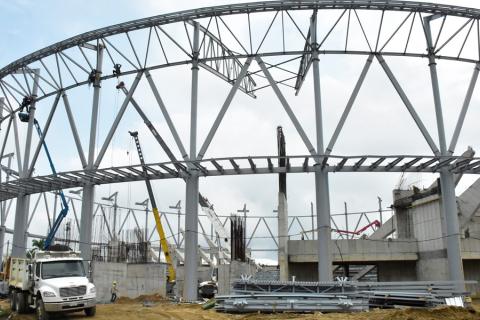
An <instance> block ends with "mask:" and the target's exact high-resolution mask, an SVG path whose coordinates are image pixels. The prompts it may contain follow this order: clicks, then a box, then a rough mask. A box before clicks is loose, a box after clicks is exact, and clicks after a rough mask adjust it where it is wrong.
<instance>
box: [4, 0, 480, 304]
mask: <svg viewBox="0 0 480 320" xmlns="http://www.w3.org/2000/svg"><path fill="white" fill-rule="evenodd" d="M322 15H328V16H329V17H330V19H321V18H319V17H322ZM479 20H480V10H478V9H472V8H463V7H458V6H449V5H440V4H432V3H423V2H409V1H386V0H383V1H382V0H379V1H371V0H315V1H314V0H301V1H267V2H255V3H247V4H234V5H224V6H216V7H208V8H200V9H194V10H187V11H182V12H176V13H170V14H163V15H159V16H155V17H150V18H145V19H139V20H135V21H130V22H126V23H122V24H118V25H114V26H109V27H106V28H102V29H98V30H94V31H90V32H86V33H84V34H81V35H78V36H75V37H72V38H70V39H67V40H64V41H61V42H58V43H56V44H53V45H51V46H49V47H46V48H44V49H41V50H39V51H37V52H34V53H32V54H30V55H27V56H25V57H23V58H21V59H19V60H17V61H14V62H12V63H11V64H9V65H7V66H6V67H4V68H2V69H0V107H1V111H2V112H1V114H0V125H1V126H3V128H2V129H4V130H2V132H3V141H1V149H0V159H4V158H8V165H7V166H5V165H3V164H2V165H1V167H0V172H5V173H7V175H6V176H7V178H6V180H5V179H2V180H1V184H0V200H2V201H3V200H7V199H12V198H17V202H16V213H15V232H14V239H13V246H14V251H13V254H14V255H22V254H23V253H24V252H23V251H24V247H25V241H26V238H27V235H28V234H27V232H26V230H25V226H26V225H27V219H28V217H27V215H28V205H29V196H30V195H31V194H34V193H41V192H46V191H52V190H58V189H63V188H72V187H83V195H82V196H83V198H82V209H81V224H80V249H81V250H82V253H83V254H84V256H85V257H86V258H89V257H90V256H91V254H90V252H91V251H90V250H91V248H90V245H91V239H92V212H93V204H94V199H95V186H96V185H101V184H109V183H117V182H128V181H138V180H141V179H142V178H143V177H142V170H141V169H142V168H141V167H140V166H138V165H130V166H122V167H113V168H110V167H108V166H107V165H106V164H105V161H104V156H105V154H106V152H107V150H109V148H111V147H112V138H113V137H114V135H115V133H116V131H117V128H118V126H119V123H120V121H121V120H122V118H123V117H124V114H125V112H126V110H127V107H129V106H131V107H133V109H134V110H135V112H136V113H137V114H138V115H139V116H140V118H141V119H142V121H143V122H144V124H145V125H146V127H147V128H148V129H149V130H150V131H151V132H152V135H153V137H154V138H155V140H156V142H158V144H159V146H160V147H161V148H162V150H163V151H164V152H165V153H166V154H167V155H168V158H169V160H170V161H169V162H162V163H154V164H149V165H147V166H146V169H147V171H148V172H149V174H150V178H151V179H169V178H180V179H183V180H185V182H186V186H187V188H186V189H187V191H186V208H185V209H186V226H185V277H186V278H185V291H184V295H185V297H186V298H187V299H193V298H194V297H195V296H196V283H197V281H196V280H197V278H196V265H197V261H198V259H197V240H198V239H197V237H198V232H197V229H198V225H197V222H198V206H197V203H198V191H199V186H198V181H199V178H200V177H202V176H203V177H207V176H220V175H239V174H266V173H283V172H287V173H300V172H312V173H313V174H314V175H315V187H316V204H317V208H316V213H317V217H318V218H317V222H318V226H317V227H318V228H317V229H318V250H319V255H320V256H322V259H319V279H320V280H321V281H322V280H330V276H331V263H330V261H329V259H328V258H326V257H328V256H329V245H328V243H329V241H330V230H331V228H330V207H329V187H328V175H329V174H330V173H332V172H430V173H439V175H440V182H441V188H440V189H441V190H442V207H443V210H444V216H445V217H446V235H445V238H446V239H447V240H446V242H447V252H448V259H449V267H450V278H451V280H462V277H463V271H462V268H461V257H460V253H459V249H458V248H459V237H458V230H459V227H458V217H456V206H455V192H454V191H455V190H454V179H453V175H454V174H462V173H473V174H477V173H480V158H474V157H473V155H468V156H465V155H464V156H455V155H454V153H455V148H456V146H457V142H458V140H459V137H460V134H461V131H462V127H463V124H464V121H465V118H466V115H467V111H468V108H469V105H470V101H471V99H472V94H473V92H474V89H475V86H476V82H477V79H478V74H479V71H480V23H479ZM324 55H356V56H361V57H364V58H365V62H364V65H363V69H362V71H361V73H360V75H359V77H358V79H356V82H355V85H354V88H353V91H352V92H351V94H350V96H349V97H348V101H347V103H346V105H345V108H344V110H343V113H342V115H341V117H340V120H339V121H338V123H337V124H336V127H335V130H334V132H333V135H332V136H331V138H330V140H329V141H325V143H324V137H323V130H324V124H323V119H322V102H321V92H320V91H321V90H320V72H319V60H320V57H322V56H324ZM393 57H406V58H409V59H413V58H417V59H418V58H419V59H424V60H425V62H426V63H425V64H426V65H427V64H428V68H429V72H430V76H431V84H432V96H433V100H434V106H435V116H436V129H437V132H438V135H437V136H438V139H434V138H433V137H432V133H431V131H430V130H429V128H427V126H426V125H425V124H424V122H423V121H422V119H421V117H420V116H419V114H418V113H417V111H416V108H415V106H414V105H413V103H412V101H411V100H410V98H409V97H408V96H407V94H406V92H405V90H404V89H403V87H402V85H401V84H400V82H399V81H398V79H397V76H396V75H395V73H394V72H393V71H392V69H391V67H390V63H391V62H390V61H388V62H387V61H386V59H387V60H389V59H392V60H393ZM439 60H449V61H457V62H463V63H469V64H472V75H471V78H470V82H469V85H468V88H466V94H465V98H464V100H463V104H462V107H461V111H460V114H459V115H458V118H457V119H456V125H455V129H454V131H453V134H452V136H451V138H450V140H449V141H447V137H446V134H445V128H444V119H443V113H442V110H443V109H442V101H441V96H440V88H439V83H438V74H437V69H436V63H437V61H439ZM427 62H428V63H427ZM373 63H378V65H379V66H380V67H381V70H382V72H384V73H385V75H386V76H387V78H388V81H389V82H390V83H391V85H392V86H393V87H394V89H395V91H396V93H397V94H398V96H399V97H400V99H401V101H402V103H403V104H404V106H405V108H406V110H407V111H408V113H409V115H410V116H411V118H412V120H413V121H414V123H415V125H416V128H417V129H418V131H419V132H420V133H421V136H422V137H423V139H424V141H425V142H426V144H427V145H428V147H429V149H430V151H431V152H432V155H423V156H412V155H396V156H391V155H384V156H383V155H374V156H370V155H364V156H346V155H343V156H334V155H332V154H331V153H332V151H333V149H334V147H335V144H336V142H337V139H338V137H339V135H340V134H341V132H342V130H343V127H344V125H345V123H346V121H347V118H348V117H349V114H350V112H351V110H352V107H353V105H354V104H355V100H356V98H357V95H358V93H359V91H360V89H361V88H362V85H363V83H364V80H365V77H366V75H367V73H368V72H369V69H370V67H371V65H372V64H373ZM185 65H189V66H191V79H192V83H191V92H190V96H191V101H190V107H191V109H190V135H189V140H190V144H189V148H188V149H187V148H186V147H185V146H184V141H183V139H182V137H181V135H180V134H179V132H178V131H177V127H176V124H175V122H174V121H173V120H172V117H171V115H170V113H169V110H168V108H167V106H166V104H165V103H164V100H163V99H162V95H161V91H162V90H159V88H158V87H157V84H156V82H155V80H154V78H153V76H152V74H153V73H154V72H155V70H159V69H165V68H170V67H176V66H185ZM109 68H111V69H110V70H111V71H110V70H109ZM112 69H113V70H112ZM199 69H201V70H202V72H203V71H205V70H206V71H208V72H209V73H212V74H213V75H214V76H215V77H218V78H219V79H221V80H223V81H226V82H227V83H229V84H230V85H231V87H230V88H229V91H228V94H227V97H226V99H225V100H224V102H223V104H222V105H221V108H220V111H219V112H218V114H217V115H216V118H215V120H214V122H213V124H212V126H211V127H210V129H209V131H208V134H207V136H206V138H205V139H204V140H203V142H202V144H201V145H199V148H198V150H197V140H198V139H197V105H198V82H199V80H198V74H199ZM309 76H311V77H312V78H313V88H314V97H313V103H312V104H313V105H314V106H315V126H316V127H315V129H316V136H315V140H313V139H312V138H311V137H309V135H308V134H307V133H306V131H305V129H304V127H303V125H302V123H301V122H300V121H299V119H298V118H297V116H296V113H295V109H293V108H292V107H291V106H290V104H289V103H288V101H287V99H286V98H285V96H284V94H283V91H282V90H281V88H288V89H290V90H294V91H295V93H296V94H299V93H300V90H301V88H302V85H303V84H304V81H305V80H306V79H307V78H308V77H309ZM119 77H122V82H121V83H118V85H117V84H116V85H117V86H116V89H117V90H119V92H120V91H121V93H123V94H124V99H123V101H122V103H121V106H120V107H119V110H118V112H117V113H116V115H115V118H114V120H113V123H112V124H111V126H110V127H109V129H108V132H107V134H106V137H105V139H104V140H103V142H101V144H100V146H99V148H97V143H98V142H99V141H97V127H98V125H99V120H98V114H99V109H100V93H101V91H102V90H106V89H107V88H105V87H106V86H105V85H103V84H105V83H108V82H107V81H108V80H110V79H115V78H119ZM142 80H143V81H144V80H146V82H147V83H148V90H149V91H150V92H151V93H152V94H153V96H154V98H155V100H154V101H155V102H156V104H157V105H158V108H159V111H160V113H161V115H162V117H163V119H164V120H165V127H166V128H168V133H169V134H170V135H171V136H172V137H173V141H174V144H175V147H174V148H170V146H169V145H167V143H166V142H165V140H164V139H163V137H162V136H161V135H160V134H159V131H157V129H156V128H155V125H154V123H152V121H151V119H150V118H149V116H148V114H147V113H146V112H145V109H144V106H143V105H142V102H143V101H142V100H141V99H139V98H138V97H137V96H135V93H136V90H137V87H139V84H140V82H141V81H142ZM112 82H113V81H112ZM90 87H93V89H92V91H93V93H92V108H91V116H90V117H89V120H90V121H89V124H90V131H89V132H88V137H89V140H88V145H87V146H85V145H84V143H82V138H81V134H80V133H79V131H80V130H79V129H78V128H79V125H78V123H77V120H78V119H75V113H74V112H73V111H72V110H77V109H74V108H78V106H72V105H71V103H70V95H74V94H76V93H77V92H78V91H77V90H82V89H83V90H84V91H82V94H84V93H85V92H86V90H85V88H90ZM265 88H271V89H272V90H273V92H274V94H275V96H276V98H277V99H278V103H279V104H280V105H281V106H282V107H283V109H284V111H285V112H286V114H287V115H288V118H289V120H291V123H292V124H293V126H294V128H295V130H296V131H297V133H298V135H299V136H300V138H301V141H302V142H303V144H304V146H305V148H306V150H307V151H308V155H305V156H290V155H289V156H288V157H287V159H286V161H279V162H282V163H283V162H285V163H286V165H285V166H283V165H282V166H279V165H277V163H276V162H277V161H276V160H280V159H278V157H276V156H263V157H262V156H258V157H228V156H227V157H224V158H210V159H208V158H207V159H204V157H205V156H206V155H207V156H208V153H207V152H208V148H209V146H210V143H211V142H212V140H213V138H214V136H215V134H216V132H217V129H218V128H219V126H220V124H221V123H222V120H223V118H224V116H225V114H226V112H227V111H228V109H229V106H230V104H231V103H232V101H233V99H234V97H235V95H236V93H237V92H238V91H240V92H243V93H244V94H246V95H248V96H250V97H252V98H255V97H256V95H258V93H259V92H260V90H263V89H265ZM74 89H75V90H74ZM110 89H111V88H110ZM75 102H76V101H75ZM61 104H63V106H64V108H65V110H64V111H65V117H66V120H67V121H66V122H67V127H68V129H69V130H70V132H71V136H72V137H73V141H74V144H73V146H74V150H68V151H65V152H72V154H73V153H74V154H75V155H78V159H79V163H81V167H80V168H76V169H75V170H71V171H70V170H69V171H66V172H59V173H58V174H57V175H49V174H47V173H46V172H42V171H36V166H37V159H38V157H39V154H40V151H41V148H42V143H43V142H44V141H45V139H47V138H48V137H49V129H50V126H51V124H52V122H53V121H54V120H53V119H54V117H55V115H56V113H57V110H58V109H59V108H58V106H59V105H61ZM25 109H27V110H29V112H30V119H29V120H28V126H26V129H25V130H23V129H21V128H19V125H18V123H17V118H16V116H17V113H18V111H20V110H23V111H25ZM157 111H158V110H157ZM35 112H38V114H43V115H44V116H46V120H45V122H44V123H42V127H43V129H44V130H43V134H42V135H41V137H40V138H39V139H38V141H36V142H37V143H36V145H34V141H35V139H34V137H32V131H33V119H34V118H35ZM23 120H25V119H23ZM437 140H438V141H437ZM312 141H314V142H312ZM21 145H24V146H25V147H24V148H23V149H22V148H21ZM9 149H12V150H9ZM7 152H10V153H8V154H6V153H7ZM13 154H14V155H13ZM13 159H15V162H16V167H17V169H16V170H15V169H12V165H13V164H12V163H11V162H12V161H13ZM274 160H275V161H274ZM281 160H285V159H281ZM34 174H35V175H34ZM1 177H2V176H0V178H1ZM1 207H4V206H1ZM1 218H2V219H1V222H2V227H4V224H5V220H6V218H5V216H4V213H2V217H1ZM2 230H3V231H2ZM4 230H5V228H0V241H1V237H2V232H3V235H4ZM287 232H288V231H287ZM283 238H286V237H283ZM283 238H282V239H283ZM283 241H285V240H279V242H278V248H279V255H282V254H285V252H284V243H283ZM0 256H1V252H0Z"/></svg>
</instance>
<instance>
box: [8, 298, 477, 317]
mask: <svg viewBox="0 0 480 320" xmlns="http://www.w3.org/2000/svg"><path fill="white" fill-rule="evenodd" d="M145 305H148V306H145ZM0 307H1V308H2V309H3V310H4V311H7V314H8V313H9V310H8V300H2V301H0ZM55 318H56V319H119V320H132V319H146V320H150V319H151V320H154V319H155V320H163V319H168V320H177V319H178V320H217V319H218V320H227V319H239V320H241V319H245V320H260V319H267V320H273V319H292V320H293V319H299V320H300V319H301V320H310V319H319V320H340V319H347V320H383V319H392V320H416V319H420V320H434V319H442V320H474V319H475V320H476V319H480V300H474V303H473V308H471V309H469V310H467V309H463V308H455V307H439V308H434V309H410V308H405V309H389V310H380V309H377V310H372V311H369V312H360V313H329V314H321V313H315V314H295V313H281V314H278V313H277V314H257V313H254V314H226V313H219V312H216V311H214V310H202V308H201V306H200V305H195V304H175V303H171V302H169V301H165V300H163V299H161V298H160V297H157V296H148V297H140V298H138V299H134V300H131V299H125V298H120V299H119V301H118V302H117V303H115V304H100V305H98V306H97V314H96V316H95V317H93V318H86V317H85V316H84V315H83V313H71V314H68V315H63V316H60V317H55ZM4 319H6V317H4ZM10 319H18V320H20V319H22V320H23V319H25V320H27V319H29V320H31V319H35V315H34V314H33V313H32V314H22V315H14V316H13V317H11V318H10Z"/></svg>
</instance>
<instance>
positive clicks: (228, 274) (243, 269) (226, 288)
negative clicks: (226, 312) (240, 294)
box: [218, 261, 256, 295]
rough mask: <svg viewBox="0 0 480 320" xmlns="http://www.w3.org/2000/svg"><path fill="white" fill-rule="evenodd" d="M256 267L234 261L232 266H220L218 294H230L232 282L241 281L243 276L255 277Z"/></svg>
mask: <svg viewBox="0 0 480 320" xmlns="http://www.w3.org/2000/svg"><path fill="white" fill-rule="evenodd" d="M255 272H256V268H255V266H253V265H251V264H248V263H246V262H239V261H232V262H231V263H230V264H222V265H219V266H218V294H219V295H224V294H230V292H231V287H232V282H233V281H234V280H238V279H241V276H242V275H252V276H253V275H254V274H255Z"/></svg>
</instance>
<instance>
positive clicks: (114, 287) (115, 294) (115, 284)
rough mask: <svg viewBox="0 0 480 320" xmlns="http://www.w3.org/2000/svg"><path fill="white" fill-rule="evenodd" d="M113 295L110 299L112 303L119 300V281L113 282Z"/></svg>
mask: <svg viewBox="0 0 480 320" xmlns="http://www.w3.org/2000/svg"><path fill="white" fill-rule="evenodd" d="M110 292H111V294H112V297H111V299H110V302H111V303H114V302H115V301H116V300H117V293H118V288H117V281H113V283H112V289H111V290H110Z"/></svg>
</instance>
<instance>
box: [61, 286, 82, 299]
mask: <svg viewBox="0 0 480 320" xmlns="http://www.w3.org/2000/svg"><path fill="white" fill-rule="evenodd" d="M86 293H87V286H79V287H69V288H60V297H75V296H82V295H84V294H86Z"/></svg>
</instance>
